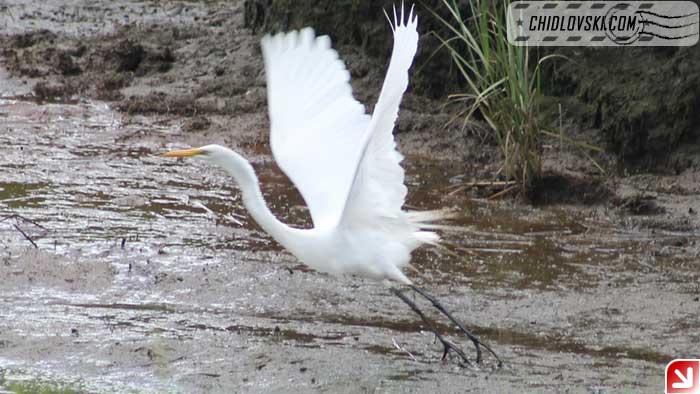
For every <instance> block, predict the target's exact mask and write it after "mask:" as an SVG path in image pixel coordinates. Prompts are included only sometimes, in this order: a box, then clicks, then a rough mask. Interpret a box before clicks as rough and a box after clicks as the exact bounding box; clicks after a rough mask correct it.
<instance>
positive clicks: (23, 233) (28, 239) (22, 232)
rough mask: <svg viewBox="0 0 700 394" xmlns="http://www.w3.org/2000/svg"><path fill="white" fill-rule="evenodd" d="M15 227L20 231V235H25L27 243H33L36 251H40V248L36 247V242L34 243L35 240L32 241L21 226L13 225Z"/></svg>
mask: <svg viewBox="0 0 700 394" xmlns="http://www.w3.org/2000/svg"><path fill="white" fill-rule="evenodd" d="M13 226H15V228H16V229H17V231H19V232H20V234H22V235H24V238H26V239H27V241H29V242H31V243H32V245H34V248H35V249H39V247H38V246H36V243H35V242H34V241H33V240H32V239H31V238H30V237H29V236H28V235H27V233H25V232H24V231H22V229H21V228H19V226H18V225H16V224H13Z"/></svg>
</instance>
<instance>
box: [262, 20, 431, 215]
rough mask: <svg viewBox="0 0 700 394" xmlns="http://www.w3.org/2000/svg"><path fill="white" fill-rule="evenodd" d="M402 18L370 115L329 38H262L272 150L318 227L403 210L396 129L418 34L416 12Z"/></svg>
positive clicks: (307, 33) (309, 34)
mask: <svg viewBox="0 0 700 394" xmlns="http://www.w3.org/2000/svg"><path fill="white" fill-rule="evenodd" d="M400 14H401V15H400V20H397V18H396V12H394V25H393V26H392V28H393V30H394V49H393V52H392V56H391V61H390V64H389V69H388V71H387V75H386V78H385V80H384V85H383V86H382V91H381V94H380V96H379V100H378V102H377V105H376V107H375V109H374V115H373V116H372V117H371V118H370V116H368V115H367V114H365V109H364V107H363V106H362V104H360V103H359V102H358V101H356V100H355V99H354V98H353V96H352V89H351V87H350V84H349V81H350V74H349V73H348V71H347V70H346V69H345V66H344V65H343V62H342V61H340V60H339V58H338V54H337V53H336V52H335V51H334V50H333V49H331V48H330V39H329V38H328V37H327V36H322V37H314V32H313V30H311V29H308V28H307V29H303V30H301V31H299V32H290V33H287V34H277V35H274V36H266V37H264V38H263V40H262V48H263V57H264V59H265V72H266V76H267V91H268V107H269V112H270V129H271V131H270V145H271V148H272V153H273V155H274V156H275V160H276V161H277V164H278V165H279V166H280V168H282V170H283V171H284V172H285V174H286V175H287V176H288V177H289V178H290V179H291V180H292V182H294V184H295V185H296V187H297V188H298V189H299V192H300V193H301V195H302V196H303V197H304V200H305V201H306V204H307V205H308V206H309V210H310V212H311V218H312V219H313V222H314V226H315V227H327V226H335V225H337V224H338V223H339V222H341V220H342V221H343V223H345V224H351V225H354V224H360V223H361V222H365V223H367V225H371V223H372V222H373V218H374V220H376V218H378V217H398V216H399V215H400V213H401V206H402V205H403V203H404V199H405V197H406V187H405V186H404V184H403V181H404V171H403V169H402V168H401V166H400V165H399V163H400V161H401V160H402V156H401V154H399V153H398V152H397V151H396V148H395V147H396V143H395V142H394V137H393V134H392V131H393V128H394V123H395V121H396V118H397V114H398V110H399V103H400V102H401V97H402V96H403V93H404V92H405V91H406V87H407V86H408V69H409V68H410V66H411V63H412V62H413V57H414V55H415V53H416V48H417V45H418V33H417V31H416V26H417V18H416V16H415V15H413V10H412V9H411V12H410V13H409V15H408V19H407V21H405V20H404V12H403V9H401V12H400ZM365 219H366V221H365Z"/></svg>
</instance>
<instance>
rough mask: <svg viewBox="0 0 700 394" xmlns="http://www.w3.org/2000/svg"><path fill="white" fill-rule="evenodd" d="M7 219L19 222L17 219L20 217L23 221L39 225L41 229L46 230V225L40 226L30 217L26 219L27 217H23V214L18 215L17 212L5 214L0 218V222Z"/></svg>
mask: <svg viewBox="0 0 700 394" xmlns="http://www.w3.org/2000/svg"><path fill="white" fill-rule="evenodd" d="M8 219H15V221H17V223H19V219H22V220H23V221H25V222H27V223H31V224H33V225H35V226H37V227H39V228H40V229H42V230H46V227H44V226H42V225H41V224H39V223H37V222H35V221H33V220H32V219H27V218H25V217H24V216H22V215H19V214H16V213H13V214H12V215H7V216H5V217H4V218H2V219H1V220H0V222H4V221H5V220H8Z"/></svg>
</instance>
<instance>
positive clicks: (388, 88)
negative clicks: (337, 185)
mask: <svg viewBox="0 0 700 394" xmlns="http://www.w3.org/2000/svg"><path fill="white" fill-rule="evenodd" d="M417 25H418V18H417V16H416V15H414V14H413V8H411V11H410V12H409V14H408V18H407V19H404V11H403V8H402V9H401V12H400V16H399V19H398V20H397V17H396V11H394V24H393V26H392V29H393V31H394V49H393V51H392V53H391V61H390V62H389V69H388V70H387V73H386V78H385V79H384V85H383V86H382V91H381V93H380V94H379V100H378V101H377V105H376V106H375V107H374V113H373V114H372V120H371V122H370V125H369V129H370V132H369V133H368V136H369V141H368V143H367V145H366V148H365V149H364V151H363V156H362V157H361V159H360V163H359V167H358V170H357V175H356V176H355V180H354V183H353V186H352V189H351V190H350V194H349V196H348V201H347V204H346V206H345V211H344V212H343V217H342V222H343V223H344V224H345V225H350V226H361V227H363V226H364V227H367V226H377V225H378V224H379V223H381V219H389V221H388V222H387V221H386V220H385V222H386V223H389V222H393V221H392V219H404V216H403V213H402V211H401V207H402V206H403V204H404V201H405V199H406V186H405V185H404V170H403V168H402V167H401V165H400V164H399V163H400V162H401V160H403V156H402V155H401V154H400V153H399V152H398V151H397V150H396V142H395V141H394V135H393V134H392V132H393V130H394V123H395V122H396V118H397V117H398V112H399V104H400V103H401V98H402V97H403V94H404V92H405V91H406V88H407V87H408V69H409V68H410V67H411V64H412V63H413V57H414V56H415V54H416V49H417V48H418V32H417V30H416V28H417ZM400 224H402V225H403V224H404V222H401V223H400ZM402 227H403V228H405V227H406V226H402ZM411 231H413V230H411Z"/></svg>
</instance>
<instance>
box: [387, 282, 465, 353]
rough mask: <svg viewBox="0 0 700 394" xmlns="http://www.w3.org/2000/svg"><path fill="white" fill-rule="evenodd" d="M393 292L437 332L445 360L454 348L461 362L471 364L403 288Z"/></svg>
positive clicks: (392, 290)
mask: <svg viewBox="0 0 700 394" xmlns="http://www.w3.org/2000/svg"><path fill="white" fill-rule="evenodd" d="M391 292H392V293H394V294H396V296H397V297H399V298H400V299H401V301H403V302H405V303H406V305H408V306H409V307H411V309H413V311H414V312H416V313H417V314H418V316H420V318H421V319H423V322H424V323H425V324H426V325H427V326H428V328H430V331H432V332H433V333H434V334H435V337H436V338H437V339H438V341H440V343H442V346H443V347H444V351H443V353H442V359H443V360H444V359H445V358H446V357H447V354H448V353H449V352H450V350H452V351H454V352H455V353H457V354H458V355H459V356H460V357H461V358H462V362H461V363H463V364H466V365H470V364H471V363H470V362H469V359H468V358H467V355H466V354H464V352H463V351H462V350H461V349H460V348H458V347H457V346H455V344H453V343H452V342H450V341H448V340H447V339H445V338H444V337H443V336H442V334H440V331H438V329H437V328H436V327H435V325H434V324H433V322H431V321H430V320H429V319H428V318H427V317H426V316H425V314H423V311H421V310H420V308H418V306H417V305H416V304H415V303H414V302H413V301H411V299H410V298H408V297H406V295H405V294H404V293H402V292H401V290H399V289H396V288H392V289H391Z"/></svg>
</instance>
